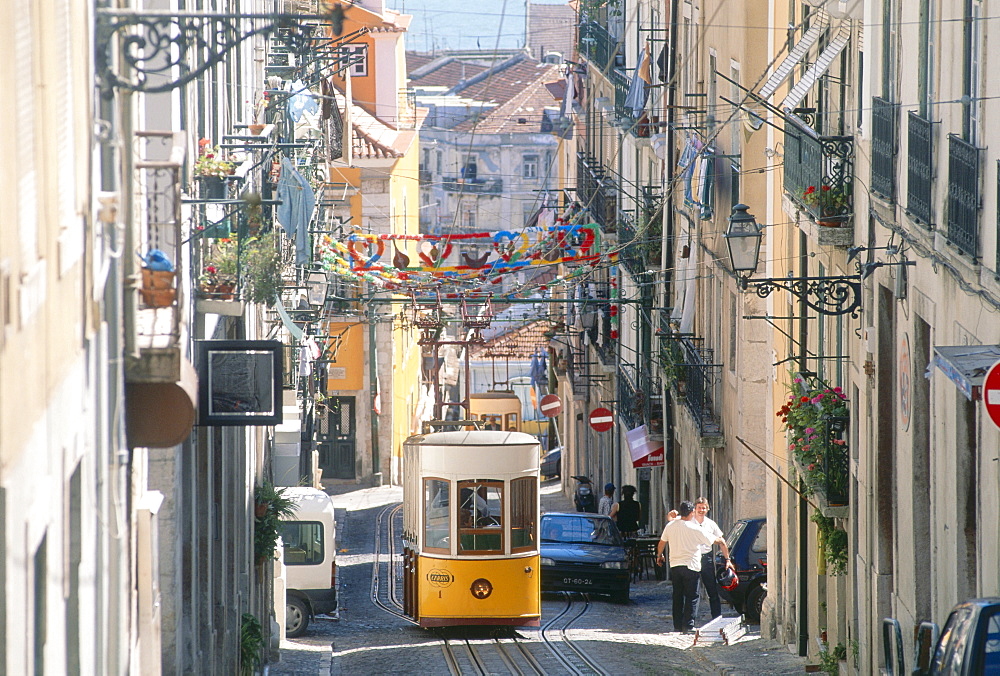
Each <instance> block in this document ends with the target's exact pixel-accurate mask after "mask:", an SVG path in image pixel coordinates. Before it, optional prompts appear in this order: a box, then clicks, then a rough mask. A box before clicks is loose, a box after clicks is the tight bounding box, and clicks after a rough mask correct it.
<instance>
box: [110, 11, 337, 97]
mask: <svg viewBox="0 0 1000 676" xmlns="http://www.w3.org/2000/svg"><path fill="white" fill-rule="evenodd" d="M337 19H338V17H337V16H336V11H331V12H329V13H326V14H225V13H211V12H175V11H170V10H164V11H155V10H150V11H145V12H134V11H128V10H113V9H108V8H98V9H97V17H96V22H97V25H96V44H97V49H96V54H95V60H96V66H97V77H98V80H99V82H100V85H101V89H102V91H103V93H104V95H105V96H110V95H111V93H112V92H113V90H115V89H119V90H124V91H131V92H146V93H157V92H167V91H171V90H173V89H176V88H177V87H180V86H182V85H185V84H187V83H189V82H191V81H192V80H194V79H195V78H197V77H199V76H200V75H202V74H204V73H205V72H206V71H207V70H208V69H209V68H211V67H212V66H214V65H216V64H217V63H219V62H221V61H222V60H223V59H224V58H226V55H227V54H228V53H229V52H230V51H231V50H232V49H233V48H235V47H237V46H239V45H240V44H241V43H243V42H244V41H246V40H249V39H250V38H253V37H255V36H258V35H263V36H265V37H269V36H271V35H274V34H277V35H278V36H279V37H280V39H281V40H282V42H284V44H285V46H286V47H287V48H288V49H289V50H291V51H294V52H295V53H296V54H304V53H307V52H309V51H310V50H312V49H313V48H315V47H316V43H317V41H322V40H327V38H326V35H325V34H324V32H323V31H322V30H321V29H322V28H324V27H326V26H331V27H332V30H333V31H334V34H337V35H339V32H338V31H337V30H336V28H337V26H336V25H334V24H336V21H337ZM340 19H341V21H342V17H340Z"/></svg>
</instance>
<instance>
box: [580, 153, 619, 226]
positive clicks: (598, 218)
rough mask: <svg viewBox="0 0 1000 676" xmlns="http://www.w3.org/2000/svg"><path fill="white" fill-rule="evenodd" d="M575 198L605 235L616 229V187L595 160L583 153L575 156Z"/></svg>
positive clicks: (613, 181)
mask: <svg viewBox="0 0 1000 676" xmlns="http://www.w3.org/2000/svg"><path fill="white" fill-rule="evenodd" d="M576 180H577V184H576V197H577V200H578V201H579V202H580V205H581V206H583V207H584V208H586V209H587V210H589V211H590V215H591V217H592V218H593V219H594V222H595V223H597V225H598V226H600V228H601V231H602V232H605V233H612V232H615V229H616V228H617V212H618V202H617V200H618V185H617V183H616V182H615V180H614V179H613V178H611V177H610V176H608V175H607V174H606V173H605V171H604V169H603V168H602V167H601V166H600V164H599V163H598V162H597V160H596V159H594V158H592V157H588V156H587V155H586V154H584V153H577V155H576Z"/></svg>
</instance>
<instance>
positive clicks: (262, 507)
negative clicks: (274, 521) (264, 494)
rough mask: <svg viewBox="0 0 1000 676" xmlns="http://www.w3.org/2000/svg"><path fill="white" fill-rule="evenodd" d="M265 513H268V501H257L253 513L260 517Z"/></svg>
mask: <svg viewBox="0 0 1000 676" xmlns="http://www.w3.org/2000/svg"><path fill="white" fill-rule="evenodd" d="M265 514H267V503H266V502H258V503H256V504H255V505H254V507H253V515H254V516H255V517H257V518H258V519H262V518H264V515H265Z"/></svg>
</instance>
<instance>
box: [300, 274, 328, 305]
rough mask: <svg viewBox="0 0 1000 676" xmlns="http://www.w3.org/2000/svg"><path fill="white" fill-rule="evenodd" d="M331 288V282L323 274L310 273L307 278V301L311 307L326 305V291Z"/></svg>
mask: <svg viewBox="0 0 1000 676" xmlns="http://www.w3.org/2000/svg"><path fill="white" fill-rule="evenodd" d="M329 287H330V281H329V280H328V279H327V277H326V273H323V272H310V273H309V276H308V277H306V292H307V300H308V301H309V304H310V305H325V304H326V291H327V289H328V288H329Z"/></svg>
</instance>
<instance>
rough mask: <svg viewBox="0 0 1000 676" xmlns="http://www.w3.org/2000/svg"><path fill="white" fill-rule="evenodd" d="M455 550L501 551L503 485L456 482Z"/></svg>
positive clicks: (497, 483) (495, 482)
mask: <svg viewBox="0 0 1000 676" xmlns="http://www.w3.org/2000/svg"><path fill="white" fill-rule="evenodd" d="M458 495H459V515H458V551H459V553H460V554H463V553H464V554H471V553H476V554H482V553H484V552H490V553H501V552H503V482H502V481H489V480H479V481H459V482H458Z"/></svg>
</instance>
